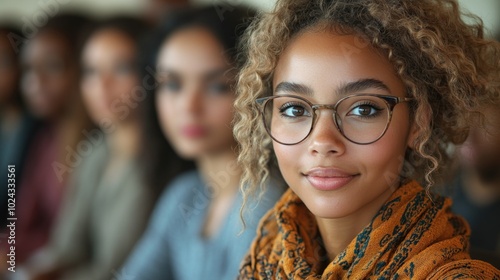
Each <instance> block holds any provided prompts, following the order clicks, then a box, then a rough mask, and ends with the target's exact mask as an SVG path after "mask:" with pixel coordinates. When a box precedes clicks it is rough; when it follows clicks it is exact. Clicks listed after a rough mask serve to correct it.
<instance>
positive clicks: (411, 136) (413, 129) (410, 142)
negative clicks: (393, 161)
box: [406, 122, 420, 149]
mask: <svg viewBox="0 0 500 280" xmlns="http://www.w3.org/2000/svg"><path fill="white" fill-rule="evenodd" d="M410 125H411V126H410V131H409V132H408V138H407V140H406V145H407V146H408V148H410V149H415V140H416V139H417V136H418V134H419V132H420V130H419V129H418V127H417V125H416V124H415V122H411V124H410Z"/></svg>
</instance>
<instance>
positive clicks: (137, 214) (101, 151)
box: [26, 17, 182, 280]
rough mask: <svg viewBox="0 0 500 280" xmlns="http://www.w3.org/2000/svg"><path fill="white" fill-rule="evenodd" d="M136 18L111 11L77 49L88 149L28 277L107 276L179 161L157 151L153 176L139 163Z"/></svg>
mask: <svg viewBox="0 0 500 280" xmlns="http://www.w3.org/2000/svg"><path fill="white" fill-rule="evenodd" d="M145 31H146V28H145V25H144V23H143V22H142V21H140V20H138V19H134V18H129V17H115V18H112V19H108V20H105V21H103V22H101V23H99V24H98V25H97V26H96V27H94V28H93V29H92V31H91V32H90V34H89V35H88V39H87V40H86V41H85V43H84V46H83V51H82V60H81V62H82V80H81V91H82V95H83V99H84V103H85V106H86V109H87V111H88V112H89V115H90V117H91V118H92V120H93V122H94V123H95V124H96V125H98V126H99V127H100V128H101V130H100V131H98V130H93V131H92V132H89V133H88V135H89V137H90V138H92V151H91V153H90V155H89V156H88V157H87V158H85V159H84V160H83V163H82V166H81V168H80V169H79V170H78V171H77V172H76V174H75V176H74V178H75V180H74V181H72V182H71V184H70V187H71V189H70V190H69V193H68V196H67V197H66V200H65V202H64V208H63V211H62V214H61V216H60V217H59V220H58V223H57V227H56V230H55V232H54V234H53V236H52V240H51V243H50V244H49V246H47V247H46V248H44V249H43V250H41V251H40V252H39V253H38V254H37V255H36V256H35V257H34V258H33V259H31V260H30V264H29V265H28V266H27V267H26V270H27V271H28V275H30V276H29V277H28V279H69V280H78V279H93V280H99V279H103V280H104V279H111V278H113V276H114V273H116V271H117V269H119V268H120V266H121V265H122V262H123V261H124V260H125V258H126V257H127V255H128V253H129V251H130V250H131V249H132V247H133V245H134V244H135V242H136V240H137V239H138V238H139V237H140V235H141V234H142V232H143V230H144V228H145V226H146V225H147V223H148V219H149V215H150V212H151V209H152V208H153V205H154V201H155V194H156V193H157V191H156V190H157V189H158V186H154V185H152V184H148V182H154V183H155V184H160V183H161V184H162V186H163V185H164V184H165V183H166V182H167V181H168V179H169V178H171V177H172V176H173V175H172V174H173V172H172V170H178V168H179V164H181V165H182V163H181V162H178V161H175V160H176V159H177V157H176V156H175V155H173V154H172V153H170V154H169V153H163V154H162V156H163V157H164V162H163V164H165V165H164V166H163V168H164V169H168V168H169V167H171V168H170V171H169V170H166V171H165V172H163V173H162V174H159V175H157V176H156V177H158V178H156V179H155V180H150V179H149V178H146V177H145V174H146V170H144V167H143V164H142V162H140V154H139V153H140V150H141V146H142V145H150V146H149V147H150V148H151V149H154V150H156V149H155V147H154V146H152V143H141V125H140V118H141V114H142V111H141V110H140V108H141V105H142V101H143V100H144V98H145V91H144V87H143V85H142V84H141V79H140V75H139V67H138V45H139V39H140V37H141V35H142V34H143V33H144V32H145Z"/></svg>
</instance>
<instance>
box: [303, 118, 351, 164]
mask: <svg viewBox="0 0 500 280" xmlns="http://www.w3.org/2000/svg"><path fill="white" fill-rule="evenodd" d="M316 113H317V114H318V115H317V120H316V124H315V125H314V128H313V130H312V131H311V134H310V135H309V141H308V142H309V152H310V153H311V154H313V155H320V156H328V155H339V154H342V153H344V151H345V139H344V137H343V136H342V134H341V133H340V131H339V130H338V129H337V127H336V126H335V121H334V119H333V115H332V114H333V111H332V110H321V111H316Z"/></svg>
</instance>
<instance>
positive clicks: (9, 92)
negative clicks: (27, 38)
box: [0, 25, 36, 228]
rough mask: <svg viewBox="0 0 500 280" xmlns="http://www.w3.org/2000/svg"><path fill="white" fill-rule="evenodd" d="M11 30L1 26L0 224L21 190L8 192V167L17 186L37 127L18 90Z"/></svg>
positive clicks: (16, 35)
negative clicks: (11, 170)
mask: <svg viewBox="0 0 500 280" xmlns="http://www.w3.org/2000/svg"><path fill="white" fill-rule="evenodd" d="M21 36H22V35H21V33H20V31H19V30H17V29H16V28H14V27H11V26H7V25H0V166H2V168H1V170H0V181H1V182H2V184H1V185H0V187H1V189H0V205H2V209H0V224H1V225H2V228H3V227H4V226H5V225H6V222H7V213H8V212H7V210H8V208H7V206H8V202H9V200H8V199H9V198H10V199H12V200H11V202H12V201H15V194H16V192H19V190H20V188H9V189H11V190H9V191H8V190H7V179H8V175H7V166H8V165H13V166H15V172H14V175H15V176H16V177H15V178H10V179H12V180H11V181H10V182H13V185H16V180H17V179H18V178H19V177H20V176H21V174H22V169H23V166H24V163H25V158H26V147H27V145H28V143H29V139H30V137H31V136H32V133H33V130H34V128H35V126H36V123H35V121H34V119H33V118H32V117H31V116H30V114H29V113H28V112H27V111H26V107H25V106H24V102H23V100H22V97H21V92H20V89H19V86H20V83H19V79H20V76H21V67H20V65H19V51H20V49H18V47H17V46H16V45H13V41H12V39H13V38H19V37H21Z"/></svg>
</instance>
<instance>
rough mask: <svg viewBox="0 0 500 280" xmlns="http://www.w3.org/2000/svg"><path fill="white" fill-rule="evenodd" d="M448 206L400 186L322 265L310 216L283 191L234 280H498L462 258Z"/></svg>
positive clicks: (463, 243)
mask: <svg viewBox="0 0 500 280" xmlns="http://www.w3.org/2000/svg"><path fill="white" fill-rule="evenodd" d="M450 206H451V200H449V199H445V198H442V197H439V196H432V200H431V199H430V198H429V196H428V195H427V194H426V192H425V190H424V189H423V188H422V187H421V186H420V185H419V184H418V183H416V182H410V183H408V184H405V185H403V186H401V187H400V188H399V189H398V190H396V191H395V192H394V193H393V194H392V196H391V197H390V198H389V200H388V201H387V202H386V203H385V204H384V205H383V206H382V208H381V209H380V211H379V212H378V214H377V215H376V216H375V217H374V218H373V220H372V222H371V223H370V224H369V225H368V226H367V227H365V228H364V229H363V230H362V231H361V233H359V234H358V235H357V236H356V237H355V238H354V239H353V240H352V241H351V243H350V244H349V245H348V246H347V248H346V249H345V250H344V251H343V252H342V253H340V254H339V255H338V256H337V257H336V258H335V259H334V260H333V261H331V262H329V260H328V258H327V257H326V256H327V255H326V251H325V250H324V247H323V245H322V239H321V236H320V234H319V230H318V227H317V225H316V221H315V219H314V216H313V215H312V213H311V212H309V210H308V209H307V208H306V206H305V205H304V204H303V203H302V201H301V200H300V199H299V198H298V197H297V196H296V195H295V194H294V193H293V192H292V191H291V190H288V191H287V192H286V193H285V194H284V195H283V197H282V198H281V199H280V201H278V203H277V204H276V206H275V207H274V209H272V210H271V211H270V212H269V213H268V214H267V215H266V216H264V218H263V219H262V220H261V224H260V227H259V231H258V233H257V237H256V239H255V240H254V242H253V244H252V247H251V249H250V252H249V255H248V256H247V257H246V259H245V260H244V262H243V264H242V267H241V270H240V277H239V279H296V280H297V279H367V278H368V279H440V280H441V279H488V280H490V279H500V272H499V271H498V270H497V269H495V268H494V267H493V266H491V265H490V264H487V263H485V262H482V261H477V260H471V259H470V258H469V254H468V252H467V250H468V243H469V242H468V237H469V227H468V225H467V223H466V222H465V221H464V220H463V219H462V218H460V217H458V216H455V215H454V214H452V213H451V212H450Z"/></svg>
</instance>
